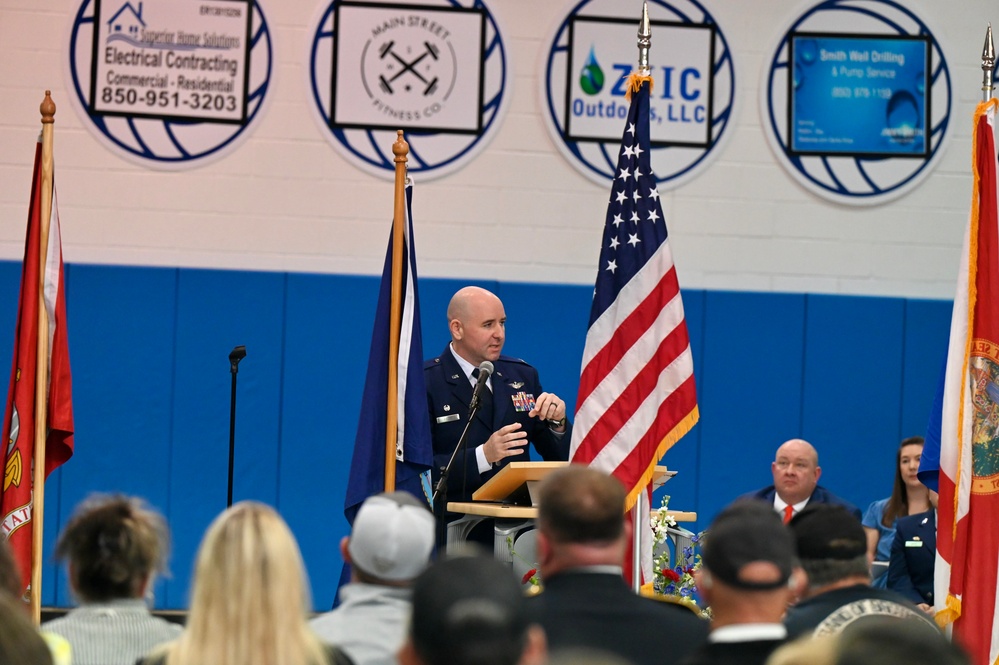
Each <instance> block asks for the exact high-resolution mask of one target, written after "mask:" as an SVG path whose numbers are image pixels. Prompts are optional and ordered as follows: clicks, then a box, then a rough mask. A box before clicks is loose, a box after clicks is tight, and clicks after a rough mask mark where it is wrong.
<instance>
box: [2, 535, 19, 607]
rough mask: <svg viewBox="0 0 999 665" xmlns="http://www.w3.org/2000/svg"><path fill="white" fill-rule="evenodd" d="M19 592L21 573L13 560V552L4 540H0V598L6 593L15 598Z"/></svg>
mask: <svg viewBox="0 0 999 665" xmlns="http://www.w3.org/2000/svg"><path fill="white" fill-rule="evenodd" d="M21 591H22V589H21V571H20V570H19V569H18V567H17V561H15V560H14V550H12V549H11V548H10V543H9V542H7V539H6V538H0V596H2V595H3V594H5V593H6V594H8V595H10V596H11V597H13V598H17V597H18V596H20V595H21Z"/></svg>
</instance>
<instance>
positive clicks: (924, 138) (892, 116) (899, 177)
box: [760, 0, 951, 205]
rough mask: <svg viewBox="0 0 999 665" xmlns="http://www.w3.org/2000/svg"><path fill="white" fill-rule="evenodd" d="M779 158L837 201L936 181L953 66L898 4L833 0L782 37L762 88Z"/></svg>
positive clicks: (864, 201) (876, 199)
mask: <svg viewBox="0 0 999 665" xmlns="http://www.w3.org/2000/svg"><path fill="white" fill-rule="evenodd" d="M760 104H761V116H762V118H763V121H764V124H765V133H766V135H767V139H768V140H769V142H770V145H771V147H772V148H773V150H774V152H775V154H776V155H777V157H778V160H779V161H780V163H781V164H782V166H784V168H785V169H787V171H788V172H789V173H790V174H791V175H792V176H793V177H794V179H795V180H797V181H798V182H799V183H801V184H802V185H803V186H804V187H805V188H806V189H808V190H809V191H811V192H813V193H815V194H818V195H819V196H821V197H823V198H826V199H828V200H831V201H836V202H838V203H847V204H852V205H872V204H879V203H884V202H887V201H890V200H892V199H895V198H897V197H899V196H901V195H903V194H905V193H906V192H908V191H909V190H911V189H912V188H913V187H915V186H916V185H917V184H918V183H919V182H920V181H921V180H922V179H923V178H925V177H926V176H927V175H929V173H930V171H931V170H932V167H933V165H934V164H935V163H936V162H937V160H938V159H939V158H940V156H941V155H942V151H941V150H940V148H941V146H942V144H943V141H944V139H945V137H946V134H947V129H948V127H949V124H950V109H951V83H950V72H949V70H948V68H947V61H946V59H945V58H944V55H943V52H942V51H941V49H940V45H939V44H938V43H937V41H936V39H935V38H934V37H933V33H932V32H931V31H930V29H929V27H928V26H927V25H926V24H925V23H924V22H923V21H922V20H920V19H919V18H918V17H917V16H916V15H915V14H913V13H912V12H911V11H909V10H908V9H906V8H905V7H902V6H901V5H899V4H897V3H895V2H893V1H892V0H827V1H826V2H822V3H820V4H818V5H814V6H809V7H807V8H806V9H805V10H804V11H802V12H801V13H800V15H799V16H798V18H796V19H793V20H792V21H791V23H790V25H789V26H788V27H787V29H785V30H784V31H782V33H781V35H780V39H779V41H778V44H777V46H776V48H775V49H774V52H773V56H772V58H771V59H770V65H769V67H768V68H767V70H765V73H764V76H763V80H762V81H761V90H760Z"/></svg>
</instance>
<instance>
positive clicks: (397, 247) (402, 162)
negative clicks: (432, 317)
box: [385, 129, 409, 492]
mask: <svg viewBox="0 0 999 665" xmlns="http://www.w3.org/2000/svg"><path fill="white" fill-rule="evenodd" d="M392 154H393V155H395V215H394V217H393V220H392V297H391V309H390V310H389V363H388V413H387V418H386V419H385V491H386V492H392V491H395V459H396V445H397V443H398V438H399V432H398V429H399V335H400V329H401V327H402V298H403V294H402V261H403V244H404V240H403V226H404V225H405V224H406V162H407V161H408V158H407V156H408V155H409V144H408V143H406V140H405V139H404V138H403V137H402V130H401V129H400V130H398V139H397V140H396V142H395V143H393V144H392Z"/></svg>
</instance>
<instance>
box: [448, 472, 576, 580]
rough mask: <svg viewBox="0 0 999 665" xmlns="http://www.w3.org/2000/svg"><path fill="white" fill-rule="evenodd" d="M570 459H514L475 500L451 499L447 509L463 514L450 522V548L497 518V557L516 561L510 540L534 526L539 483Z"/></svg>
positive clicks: (474, 495) (474, 496)
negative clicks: (527, 460) (490, 520)
mask: <svg viewBox="0 0 999 665" xmlns="http://www.w3.org/2000/svg"><path fill="white" fill-rule="evenodd" d="M567 464H568V462H510V463H509V464H507V465H506V466H505V467H503V468H502V469H500V471H499V473H497V474H496V475H495V476H493V477H492V478H490V479H489V480H487V481H486V482H485V483H484V484H483V485H482V487H480V488H479V489H477V490H476V491H475V492H474V493H473V494H472V501H471V502H461V501H459V502H450V503H448V504H447V509H448V510H449V511H451V512H452V513H463V514H464V517H461V518H459V519H457V520H455V521H454V522H451V523H450V524H448V525H447V549H448V551H451V550H452V549H453V548H455V547H458V546H460V545H461V544H462V543H464V542H465V539H466V538H467V537H468V534H469V532H471V530H472V529H473V528H474V527H475V525H476V524H478V523H479V522H481V521H482V520H484V519H488V518H492V519H493V520H495V522H494V527H493V534H494V536H493V556H495V557H496V558H497V559H498V560H500V561H506V562H512V557H511V555H510V548H509V546H508V545H507V542H506V539H507V538H508V537H512V538H513V539H514V540H516V539H517V535H518V534H519V533H520V532H521V531H524V530H525V529H528V528H530V527H531V526H532V525H533V524H534V520H535V519H536V518H537V516H538V508H537V498H536V489H537V485H538V483H540V482H541V480H542V479H544V477H545V476H547V475H548V474H549V473H551V472H552V471H554V470H555V469H560V468H562V467H563V466H566V465H567Z"/></svg>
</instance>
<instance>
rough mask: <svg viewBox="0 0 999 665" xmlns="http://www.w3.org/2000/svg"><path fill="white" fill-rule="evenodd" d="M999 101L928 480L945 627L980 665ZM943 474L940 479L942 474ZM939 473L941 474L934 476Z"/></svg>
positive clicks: (978, 138) (976, 163)
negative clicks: (935, 501)
mask: <svg viewBox="0 0 999 665" xmlns="http://www.w3.org/2000/svg"><path fill="white" fill-rule="evenodd" d="M997 105H999V101H997V100H995V99H992V100H990V101H989V102H987V103H982V104H979V105H978V108H977V109H976V111H975V123H974V140H973V144H972V149H973V156H972V167H973V169H974V188H973V192H972V200H971V214H970V222H969V225H968V230H967V233H966V234H965V239H964V245H963V251H962V254H961V267H960V272H959V275H958V285H957V293H956V294H955V297H954V310H953V314H952V317H951V326H950V340H949V343H948V348H947V360H946V365H945V368H944V372H943V379H942V390H941V391H940V392H939V394H938V398H937V401H936V404H935V406H934V410H933V412H932V415H931V417H930V425H929V428H928V432H927V440H926V446H925V448H924V454H923V458H922V461H921V464H920V471H919V477H920V479H921V480H923V481H924V482H925V483H926V484H927V485H928V486H930V487H934V484H933V481H934V480H937V481H938V485H939V493H940V497H939V505H938V508H937V556H936V567H935V571H934V602H935V609H936V619H937V623H939V624H940V625H942V626H949V627H950V628H951V629H952V634H953V636H954V639H955V640H957V641H958V642H960V643H961V644H962V645H963V646H964V647H965V648H966V649H967V650H968V652H969V654H970V655H971V656H972V661H973V662H974V663H975V664H976V665H993V664H994V663H996V662H997V660H999V622H997V619H999V617H997V615H996V596H997V595H999V583H997V571H999V214H997V181H996V163H997V154H996V144H995V129H994V116H995V112H996V107H997ZM937 471H939V473H937ZM935 476H936V478H935Z"/></svg>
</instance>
